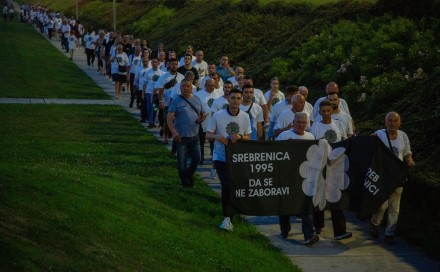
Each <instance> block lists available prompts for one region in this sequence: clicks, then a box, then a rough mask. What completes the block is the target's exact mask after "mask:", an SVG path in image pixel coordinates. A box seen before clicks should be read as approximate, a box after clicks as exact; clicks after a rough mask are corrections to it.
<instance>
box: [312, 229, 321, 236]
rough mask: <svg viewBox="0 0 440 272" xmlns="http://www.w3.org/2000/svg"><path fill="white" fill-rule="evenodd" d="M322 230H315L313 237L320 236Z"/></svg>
mask: <svg viewBox="0 0 440 272" xmlns="http://www.w3.org/2000/svg"><path fill="white" fill-rule="evenodd" d="M321 232H322V229H315V231H314V232H313V235H319V234H321Z"/></svg>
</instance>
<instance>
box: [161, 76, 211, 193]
mask: <svg viewBox="0 0 440 272" xmlns="http://www.w3.org/2000/svg"><path fill="white" fill-rule="evenodd" d="M180 91H181V93H182V94H181V95H179V96H177V97H175V98H174V99H173V100H172V102H171V104H170V106H169V108H168V116H167V122H168V128H169V129H170V131H171V133H172V135H173V140H174V141H175V142H176V145H177V146H176V148H177V166H178V170H179V177H180V181H181V183H182V185H183V187H190V188H191V187H194V180H193V178H192V176H193V174H194V172H195V171H196V169H197V165H198V164H199V161H200V141H199V126H200V123H202V122H203V121H204V120H205V118H206V115H204V114H203V113H202V102H200V99H199V98H198V97H196V96H194V95H193V94H192V83H191V81H190V80H188V79H183V80H182V81H181V83H180ZM187 155H189V156H190V158H191V162H190V164H189V165H188V164H187V162H186V157H187Z"/></svg>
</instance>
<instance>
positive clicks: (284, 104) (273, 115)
mask: <svg viewBox="0 0 440 272" xmlns="http://www.w3.org/2000/svg"><path fill="white" fill-rule="evenodd" d="M291 108H292V105H291V104H290V103H289V101H287V99H284V100H281V101H280V102H278V103H276V104H275V105H274V106H273V107H272V110H271V111H270V122H271V123H276V121H277V119H278V116H279V115H280V113H281V112H282V111H284V110H290V109H291Z"/></svg>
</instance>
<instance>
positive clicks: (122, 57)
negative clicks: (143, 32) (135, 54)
mask: <svg viewBox="0 0 440 272" xmlns="http://www.w3.org/2000/svg"><path fill="white" fill-rule="evenodd" d="M116 52H117V51H116ZM119 65H122V66H128V65H129V62H128V56H127V54H126V53H125V52H122V53H121V54H116V55H115V58H114V59H113V62H112V66H111V73H112V74H121V75H125V72H119V70H118V66H119Z"/></svg>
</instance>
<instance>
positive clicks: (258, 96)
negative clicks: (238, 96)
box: [252, 88, 267, 106]
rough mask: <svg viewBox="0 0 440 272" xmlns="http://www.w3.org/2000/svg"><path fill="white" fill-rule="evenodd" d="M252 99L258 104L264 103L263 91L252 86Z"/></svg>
mask: <svg viewBox="0 0 440 272" xmlns="http://www.w3.org/2000/svg"><path fill="white" fill-rule="evenodd" d="M252 101H253V102H255V103H257V104H258V105H260V106H263V105H266V104H267V102H266V98H264V94H263V91H262V90H260V89H256V88H254V97H253V98H252Z"/></svg>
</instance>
